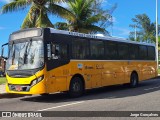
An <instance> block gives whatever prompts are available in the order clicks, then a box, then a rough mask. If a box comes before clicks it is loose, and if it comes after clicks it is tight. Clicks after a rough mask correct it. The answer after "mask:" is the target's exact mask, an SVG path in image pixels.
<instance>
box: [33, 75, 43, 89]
mask: <svg viewBox="0 0 160 120" xmlns="http://www.w3.org/2000/svg"><path fill="white" fill-rule="evenodd" d="M43 79H44V75H42V76H41V77H39V78H37V79H35V80H33V81H32V82H31V86H34V85H35V84H37V83H39V82H40V81H41V80H43Z"/></svg>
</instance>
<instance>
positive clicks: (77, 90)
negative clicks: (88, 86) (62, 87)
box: [69, 77, 84, 97]
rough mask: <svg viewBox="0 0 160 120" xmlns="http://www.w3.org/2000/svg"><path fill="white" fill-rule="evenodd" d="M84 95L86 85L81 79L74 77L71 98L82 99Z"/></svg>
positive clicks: (70, 89) (70, 91)
mask: <svg viewBox="0 0 160 120" xmlns="http://www.w3.org/2000/svg"><path fill="white" fill-rule="evenodd" d="M83 93H84V85H83V82H82V80H81V78H79V77H74V78H72V80H71V83H70V86H69V95H70V97H80V96H82V95H83Z"/></svg>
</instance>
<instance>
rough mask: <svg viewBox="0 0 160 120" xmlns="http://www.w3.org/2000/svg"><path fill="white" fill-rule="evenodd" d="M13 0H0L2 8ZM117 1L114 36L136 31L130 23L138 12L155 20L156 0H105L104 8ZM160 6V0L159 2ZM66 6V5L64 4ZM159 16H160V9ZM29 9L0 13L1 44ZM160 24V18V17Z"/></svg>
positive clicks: (18, 24) (112, 28)
mask: <svg viewBox="0 0 160 120" xmlns="http://www.w3.org/2000/svg"><path fill="white" fill-rule="evenodd" d="M10 1H11V0H0V9H1V8H2V6H3V5H5V4H7V3H9V2H10ZM115 3H117V5H118V6H117V8H116V9H115V10H114V12H113V14H112V15H113V18H114V23H113V27H108V28H107V30H108V31H109V32H111V33H112V35H113V36H118V37H124V38H128V35H129V32H130V31H134V29H133V28H130V27H129V25H130V24H132V23H133V22H132V20H131V19H132V18H134V17H135V15H137V14H143V13H145V14H147V15H148V16H149V17H150V19H151V21H152V22H155V16H156V15H155V11H156V8H155V6H156V0H104V3H103V6H102V7H103V9H108V8H111V7H112V6H113V4H115ZM158 5H159V6H160V1H159V4H158ZM64 6H65V5H64ZM158 11H159V16H160V9H159V10H158ZM27 12H28V9H26V10H23V11H18V12H12V13H7V14H0V46H1V45H2V44H4V43H7V42H8V38H9V35H10V34H11V33H12V32H14V31H17V30H19V29H20V26H21V24H22V22H23V19H24V18H25V16H26V14H27ZM50 19H51V22H52V23H56V22H59V21H65V20H64V19H62V18H59V17H57V16H50ZM159 24H160V19H159Z"/></svg>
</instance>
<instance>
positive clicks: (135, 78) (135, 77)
mask: <svg viewBox="0 0 160 120" xmlns="http://www.w3.org/2000/svg"><path fill="white" fill-rule="evenodd" d="M137 86H138V75H137V74H136V73H132V74H131V78H130V87H132V88H135V87H137Z"/></svg>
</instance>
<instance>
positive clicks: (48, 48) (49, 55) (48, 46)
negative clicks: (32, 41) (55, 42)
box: [47, 44, 52, 60]
mask: <svg viewBox="0 0 160 120" xmlns="http://www.w3.org/2000/svg"><path fill="white" fill-rule="evenodd" d="M47 58H48V60H51V58H52V57H51V44H47Z"/></svg>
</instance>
